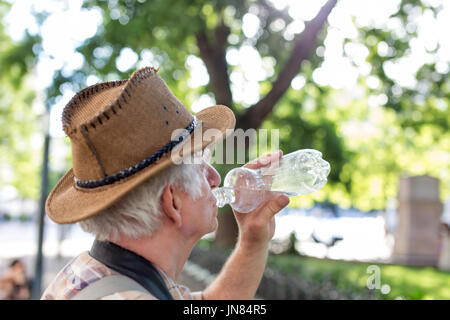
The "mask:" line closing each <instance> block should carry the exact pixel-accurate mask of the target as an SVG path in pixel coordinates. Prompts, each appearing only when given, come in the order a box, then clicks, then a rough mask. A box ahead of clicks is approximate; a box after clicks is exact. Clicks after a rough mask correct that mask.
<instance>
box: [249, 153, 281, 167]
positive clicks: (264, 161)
mask: <svg viewBox="0 0 450 320" xmlns="http://www.w3.org/2000/svg"><path fill="white" fill-rule="evenodd" d="M282 156H283V151H281V150H278V151H275V152H273V153H268V154H266V155H264V156H262V157H259V158H257V159H254V160H252V161H250V162H248V163H247V164H246V165H244V168H248V169H258V168H261V167H265V166H267V165H268V164H269V163H271V162H275V161H279V160H280V159H281V157H282Z"/></svg>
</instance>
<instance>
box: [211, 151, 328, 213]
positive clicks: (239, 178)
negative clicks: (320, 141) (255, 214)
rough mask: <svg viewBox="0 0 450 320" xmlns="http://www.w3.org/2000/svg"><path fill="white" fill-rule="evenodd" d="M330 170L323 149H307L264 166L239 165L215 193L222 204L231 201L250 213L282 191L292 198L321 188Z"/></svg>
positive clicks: (219, 203) (229, 173)
mask: <svg viewBox="0 0 450 320" xmlns="http://www.w3.org/2000/svg"><path fill="white" fill-rule="evenodd" d="M329 173H330V164H329V163H328V162H327V161H325V160H323V159H322V153H321V152H320V151H317V150H313V149H303V150H298V151H295V152H292V153H289V154H287V155H285V156H283V157H282V158H281V160H280V161H279V162H277V163H272V164H269V165H268V166H266V167H262V168H260V169H256V170H253V169H248V168H243V167H241V168H235V169H233V170H231V171H230V172H228V173H227V175H226V176H225V179H224V183H223V187H220V188H215V189H214V190H213V191H212V192H213V194H214V196H215V197H216V200H217V202H216V204H217V206H218V207H220V208H221V207H223V206H225V205H226V204H230V205H231V207H232V208H233V209H235V210H236V211H238V212H242V213H248V212H251V211H253V210H254V209H256V207H258V205H259V204H260V203H261V202H263V201H266V200H269V199H271V198H274V197H276V196H278V195H280V194H284V195H286V196H288V197H291V196H297V195H302V194H307V193H311V192H314V191H317V190H319V189H321V188H322V187H323V186H324V185H325V184H326V183H327V176H328V174H329Z"/></svg>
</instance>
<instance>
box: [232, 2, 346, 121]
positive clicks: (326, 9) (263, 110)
mask: <svg viewBox="0 0 450 320" xmlns="http://www.w3.org/2000/svg"><path fill="white" fill-rule="evenodd" d="M336 3H337V0H328V2H327V3H326V4H325V5H324V6H323V7H322V8H321V9H320V11H319V13H318V14H317V16H316V17H315V18H314V19H312V20H311V21H310V22H308V23H307V24H306V26H305V30H304V31H303V32H302V33H301V34H299V35H297V36H296V37H295V45H294V48H293V50H292V52H291V55H290V57H289V59H288V61H287V62H286V64H285V65H284V67H283V70H281V72H280V73H279V74H278V77H277V79H276V80H275V81H274V82H273V84H272V89H271V90H270V91H269V92H268V93H267V95H266V96H265V97H264V98H262V99H261V100H260V101H258V102H257V103H256V104H255V105H253V106H252V107H250V108H248V109H247V111H246V112H245V113H244V114H242V115H241V116H240V117H238V118H237V119H236V128H241V129H243V130H247V129H249V128H255V129H256V128H258V127H259V126H260V125H261V123H262V122H263V120H264V119H265V118H266V117H267V115H268V114H269V113H270V112H272V110H273V108H274V106H275V104H276V103H277V102H278V100H279V99H280V98H281V97H282V96H283V94H284V93H285V92H286V91H287V89H288V88H289V86H290V84H291V81H292V79H293V78H294V77H295V76H296V75H297V73H298V72H299V71H300V66H301V64H302V62H303V61H304V60H305V59H306V58H308V56H309V55H310V53H311V51H312V50H313V48H314V46H315V44H316V40H317V37H318V34H319V33H320V31H321V30H322V29H323V26H324V24H325V21H326V20H327V18H328V15H329V14H330V12H331V10H332V9H333V8H334V7H335V5H336Z"/></svg>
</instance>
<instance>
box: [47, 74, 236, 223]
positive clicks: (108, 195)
mask: <svg viewBox="0 0 450 320" xmlns="http://www.w3.org/2000/svg"><path fill="white" fill-rule="evenodd" d="M156 72H157V70H155V69H154V68H151V67H146V68H143V69H141V70H138V71H135V72H134V73H133V74H132V76H131V77H130V79H128V80H120V81H111V82H105V83H100V84H96V85H93V86H90V87H87V88H85V89H84V90H82V91H80V92H79V93H77V94H76V95H75V96H74V97H73V98H72V100H70V102H69V103H68V104H67V105H66V107H65V108H64V111H63V116H62V122H63V128H64V131H65V133H66V134H67V136H68V137H69V138H70V141H71V144H72V165H73V168H72V169H70V170H69V171H68V172H67V173H66V174H65V175H64V177H62V178H61V180H60V181H59V182H58V184H57V185H56V186H55V188H54V189H53V190H52V192H51V193H50V195H49V197H48V198H47V201H46V210H47V214H48V216H49V217H50V218H51V219H52V220H53V221H55V222H57V223H74V222H78V221H81V220H84V219H86V218H89V217H92V216H93V215H95V214H97V213H99V212H101V211H102V210H104V209H106V208H107V207H109V206H110V205H112V204H113V203H114V202H116V201H117V200H119V199H120V198H121V197H123V196H124V195H125V194H127V193H128V192H129V191H131V190H132V189H134V188H136V187H137V186H138V185H139V184H141V183H143V182H144V181H145V180H147V179H149V178H151V177H152V176H154V175H155V174H157V173H158V172H159V171H161V170H162V169H164V168H166V167H167V166H169V165H171V164H173V162H174V161H173V159H172V157H171V154H172V153H173V149H174V148H175V147H179V146H180V145H183V144H185V146H186V145H187V144H188V143H190V148H189V149H188V150H189V151H188V153H186V154H185V155H187V154H189V153H190V154H193V153H194V152H197V151H199V150H203V149H204V148H206V147H207V146H208V145H209V144H211V143H214V142H217V139H219V138H220V139H223V138H225V137H226V134H227V133H229V132H230V131H232V130H227V129H234V125H235V122H236V120H235V117H234V114H233V112H232V111H231V110H230V109H229V108H228V107H226V106H221V105H216V106H213V107H209V108H207V109H204V110H203V111H200V112H199V113H197V114H195V116H193V115H192V114H191V113H190V112H189V110H188V109H187V108H186V107H185V106H184V105H183V104H182V103H181V102H180V101H179V100H178V99H177V98H176V97H175V96H174V95H173V93H172V92H171V91H170V90H169V88H168V87H167V85H166V83H165V82H164V81H163V80H162V79H161V78H160V77H159V76H158V75H157V74H156ZM176 129H184V130H183V131H184V133H185V134H184V135H180V136H177V137H176V138H175V139H174V138H173V137H172V133H173V132H174V130H176ZM208 129H216V130H217V131H218V132H220V133H221V137H219V138H217V137H211V138H210V139H190V137H191V136H193V135H194V134H197V133H199V132H202V133H204V132H205V131H206V130H208ZM215 139H216V140H215ZM183 151H184V150H183ZM185 155H182V156H185Z"/></svg>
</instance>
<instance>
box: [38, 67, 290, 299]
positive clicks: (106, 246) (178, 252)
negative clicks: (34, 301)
mask: <svg viewBox="0 0 450 320" xmlns="http://www.w3.org/2000/svg"><path fill="white" fill-rule="evenodd" d="M234 124H235V118H234V115H233V113H232V112H231V110H230V109H229V108H227V107H225V106H213V107H210V108H207V109H205V110H203V111H201V112H199V113H197V114H196V115H195V116H193V115H191V113H190V112H189V111H188V110H187V109H186V107H184V106H183V104H181V103H180V102H179V101H178V100H177V98H176V97H175V96H174V95H173V94H172V93H171V92H170V90H169V89H168V88H167V86H166V84H165V83H164V81H163V80H162V79H161V78H160V77H159V76H157V74H156V70H155V69H153V68H144V69H141V70H139V71H136V72H135V73H133V75H132V76H131V77H130V79H128V80H125V81H115V82H107V83H102V84H97V85H94V86H91V87H88V88H86V89H84V90H83V91H81V92H79V93H78V94H77V95H75V97H74V98H73V99H72V100H71V101H70V102H69V103H68V105H67V106H66V108H65V109H64V111H63V128H64V131H65V133H66V134H67V135H68V137H69V138H70V140H71V143H72V158H73V169H71V170H70V171H69V172H68V173H67V174H66V175H65V176H64V177H63V178H62V179H61V180H60V181H59V182H58V184H57V185H56V186H55V188H54V189H53V190H52V192H51V194H50V195H49V197H48V199H47V203H46V209H47V213H48V215H49V217H50V218H51V219H52V220H54V221H55V222H57V223H75V222H79V223H80V225H81V227H82V228H83V229H84V230H85V231H87V232H91V233H93V234H95V236H96V240H95V241H94V244H93V246H92V248H91V250H90V251H89V252H84V253H82V254H80V255H79V256H78V257H76V258H75V259H73V260H72V261H71V262H69V264H68V265H66V266H65V267H64V268H63V269H62V270H61V271H60V272H59V274H58V275H57V276H56V278H55V279H54V280H53V281H52V283H51V284H50V286H49V287H48V288H47V289H46V290H45V292H44V294H43V296H42V299H73V300H78V299H252V298H253V297H254V295H255V292H256V290H257V288H258V285H259V282H260V280H261V277H262V274H263V271H264V268H265V264H266V259H267V254H268V243H269V241H270V239H271V238H272V236H273V233H274V227H275V225H274V215H275V214H276V213H277V212H279V211H280V210H281V209H282V208H284V207H285V206H286V205H287V204H288V202H289V199H288V198H287V197H286V196H279V197H277V198H274V199H272V200H270V201H267V202H265V203H263V204H261V205H260V206H259V207H258V208H257V209H256V210H255V211H253V212H251V213H248V214H242V213H239V212H235V218H236V220H237V223H238V226H239V239H238V242H237V245H236V248H235V250H234V251H233V253H232V254H231V255H230V257H229V259H228V261H227V262H226V264H225V266H224V267H223V269H222V271H221V272H220V274H219V275H218V277H217V278H216V279H215V281H214V282H213V283H212V284H211V285H210V286H209V287H208V288H206V289H205V290H204V291H203V292H201V293H191V292H190V290H189V289H188V288H186V287H183V286H180V285H177V284H176V281H177V279H178V277H179V275H180V273H181V271H182V269H183V266H184V264H185V262H186V260H187V259H188V257H189V254H190V252H191V250H192V248H193V246H194V245H195V243H196V242H197V241H198V240H199V239H200V238H201V237H202V236H204V235H205V234H207V233H210V232H213V231H214V230H215V229H216V228H217V225H218V222H217V217H216V215H217V207H216V204H215V198H214V196H213V195H212V192H211V190H212V189H213V188H215V187H217V186H219V184H220V182H221V180H220V176H219V174H218V173H217V171H216V170H215V169H214V168H213V167H212V166H211V165H210V164H209V163H208V161H207V159H202V161H200V162H199V163H195V162H194V164H187V163H184V162H183V161H181V164H174V163H178V162H176V161H175V158H176V157H175V153H176V152H175V151H174V150H175V149H176V148H178V147H180V146H182V145H183V146H186V145H188V144H190V145H189V146H190V148H189V149H188V150H189V151H188V152H186V149H185V148H183V153H184V154H182V158H183V159H186V158H189V157H190V156H193V155H197V154H198V153H199V152H200V153H201V152H202V151H203V150H207V148H206V147H207V146H208V145H211V144H212V143H214V142H217V141H214V140H213V139H212V138H211V139H200V140H199V139H197V140H195V139H193V140H192V139H190V138H191V137H192V136H195V133H197V132H200V133H202V132H203V133H204V132H205V130H207V129H215V130H217V131H218V132H220V133H221V134H222V138H225V136H226V132H227V131H229V129H233V128H234ZM180 128H181V129H185V130H184V133H183V134H181V135H179V136H176V137H175V138H174V137H173V132H175V130H176V129H180ZM216 137H217V135H216ZM280 157H281V152H278V153H275V154H272V155H269V156H266V157H265V158H264V159H259V160H256V161H253V162H250V163H248V164H247V167H250V168H258V167H261V166H262V165H263V164H264V165H267V163H268V162H270V161H278V160H279V158H280ZM262 160H264V161H262Z"/></svg>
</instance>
